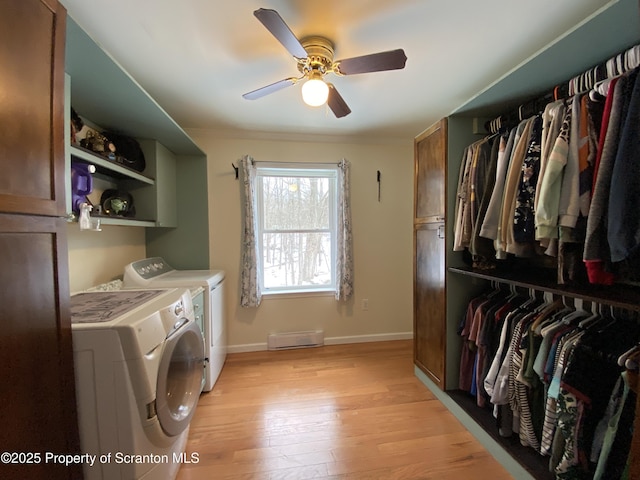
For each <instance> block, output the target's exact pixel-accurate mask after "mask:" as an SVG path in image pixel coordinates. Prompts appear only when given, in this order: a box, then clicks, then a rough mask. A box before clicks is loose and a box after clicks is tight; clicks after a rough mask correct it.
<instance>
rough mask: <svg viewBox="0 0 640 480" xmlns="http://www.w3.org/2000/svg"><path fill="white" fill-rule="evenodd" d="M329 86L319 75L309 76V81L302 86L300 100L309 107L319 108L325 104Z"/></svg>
mask: <svg viewBox="0 0 640 480" xmlns="http://www.w3.org/2000/svg"><path fill="white" fill-rule="evenodd" d="M328 97H329V86H328V85H327V84H326V83H324V80H322V75H320V74H319V73H318V74H316V75H314V74H313V73H312V74H311V75H309V80H307V81H306V82H304V84H303V85H302V100H304V103H306V104H307V105H309V106H310V107H319V106H320V105H324V104H325V103H327V98H328Z"/></svg>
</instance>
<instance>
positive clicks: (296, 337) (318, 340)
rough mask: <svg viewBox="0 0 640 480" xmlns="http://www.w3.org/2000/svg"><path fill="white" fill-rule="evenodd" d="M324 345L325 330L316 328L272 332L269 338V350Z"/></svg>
mask: <svg viewBox="0 0 640 480" xmlns="http://www.w3.org/2000/svg"><path fill="white" fill-rule="evenodd" d="M322 345H324V332H323V331H322V330H315V331H311V332H288V333H272V334H270V335H269V337H268V338H267V348H268V349H269V350H286V349H292V348H310V347H320V346H322Z"/></svg>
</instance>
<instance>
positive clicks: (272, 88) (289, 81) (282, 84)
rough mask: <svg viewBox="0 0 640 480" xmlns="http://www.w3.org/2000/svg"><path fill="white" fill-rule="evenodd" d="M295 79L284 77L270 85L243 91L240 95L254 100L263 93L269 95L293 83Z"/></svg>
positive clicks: (262, 95)
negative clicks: (247, 91) (246, 91)
mask: <svg viewBox="0 0 640 480" xmlns="http://www.w3.org/2000/svg"><path fill="white" fill-rule="evenodd" d="M297 81H298V79H297V78H295V77H291V78H285V79H284V80H280V81H279V82H276V83H272V84H271V85H267V86H266V87H262V88H258V89H257V90H253V91H251V92H249V93H245V94H244V95H242V97H243V98H246V99H247V100H256V99H258V98H261V97H264V96H265V95H269V94H270V93H274V92H277V91H278V90H282V89H283V88H285V87H289V86H291V85H295V84H296V82H297Z"/></svg>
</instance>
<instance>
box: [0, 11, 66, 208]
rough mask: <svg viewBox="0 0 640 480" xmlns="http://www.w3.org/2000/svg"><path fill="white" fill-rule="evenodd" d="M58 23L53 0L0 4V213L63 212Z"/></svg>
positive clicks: (61, 31)
mask: <svg viewBox="0 0 640 480" xmlns="http://www.w3.org/2000/svg"><path fill="white" fill-rule="evenodd" d="M65 25H66V11H65V9H64V7H62V6H61V5H60V4H59V3H58V1H57V0H8V1H4V2H2V3H1V4H0V65H2V66H3V68H2V73H1V74H0V125H2V134H1V135H0V162H1V164H2V175H0V212H10V213H27V214H29V213H32V214H36V215H54V216H62V215H65V201H64V45H65V44H64V41H65ZM7 66H9V67H7Z"/></svg>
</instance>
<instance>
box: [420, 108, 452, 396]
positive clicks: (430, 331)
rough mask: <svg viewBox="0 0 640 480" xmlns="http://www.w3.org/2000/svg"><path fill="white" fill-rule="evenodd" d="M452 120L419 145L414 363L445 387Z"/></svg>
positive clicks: (437, 126) (426, 135) (428, 132)
mask: <svg viewBox="0 0 640 480" xmlns="http://www.w3.org/2000/svg"><path fill="white" fill-rule="evenodd" d="M446 164H447V120H446V119H443V120H441V121H440V122H438V123H437V124H435V125H433V126H432V127H430V128H429V129H427V130H426V131H425V132H424V133H422V134H421V135H419V136H418V137H417V138H416V140H415V169H414V180H415V185H414V192H415V194H414V201H415V204H414V227H413V229H414V239H413V245H414V276H413V299H414V300H413V309H414V313H413V315H414V318H413V326H414V363H415V364H416V366H418V367H419V368H420V369H421V370H422V371H423V372H424V373H425V374H427V375H428V376H429V378H430V379H431V380H433V381H434V382H435V383H436V384H437V385H438V386H439V387H440V388H442V389H444V388H445V379H446V377H445V360H446V334H447V330H446V296H445V274H446V265H445V253H446V252H445V248H446V247H445V231H446V224H445V206H446V178H445V175H446Z"/></svg>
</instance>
